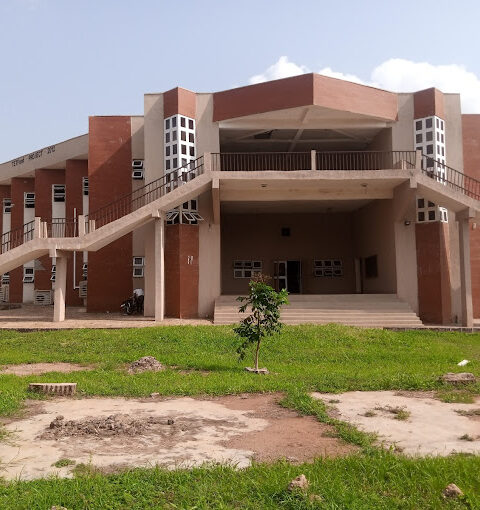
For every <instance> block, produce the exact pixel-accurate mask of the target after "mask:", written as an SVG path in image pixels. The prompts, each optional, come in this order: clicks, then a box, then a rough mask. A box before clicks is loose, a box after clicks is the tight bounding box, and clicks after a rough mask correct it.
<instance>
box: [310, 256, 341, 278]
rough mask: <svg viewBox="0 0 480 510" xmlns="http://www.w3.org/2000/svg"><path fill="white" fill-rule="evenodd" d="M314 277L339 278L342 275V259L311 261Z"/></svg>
mask: <svg viewBox="0 0 480 510" xmlns="http://www.w3.org/2000/svg"><path fill="white" fill-rule="evenodd" d="M313 274H314V276H315V278H339V277H342V276H343V261H342V260H341V259H322V260H321V259H317V260H314V261H313Z"/></svg>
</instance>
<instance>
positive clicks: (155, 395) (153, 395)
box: [150, 392, 160, 398]
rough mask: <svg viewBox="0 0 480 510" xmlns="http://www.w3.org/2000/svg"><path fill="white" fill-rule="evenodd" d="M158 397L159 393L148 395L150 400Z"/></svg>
mask: <svg viewBox="0 0 480 510" xmlns="http://www.w3.org/2000/svg"><path fill="white" fill-rule="evenodd" d="M159 395H160V393H157V392H154V393H150V397H151V398H155V397H158V396H159Z"/></svg>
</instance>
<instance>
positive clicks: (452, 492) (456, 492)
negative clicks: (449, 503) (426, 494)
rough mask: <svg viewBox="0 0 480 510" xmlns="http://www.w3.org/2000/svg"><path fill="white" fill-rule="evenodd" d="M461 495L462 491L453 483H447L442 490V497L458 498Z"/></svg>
mask: <svg viewBox="0 0 480 510" xmlns="http://www.w3.org/2000/svg"><path fill="white" fill-rule="evenodd" d="M460 496H463V492H462V491H461V489H460V488H459V487H457V486H456V485H455V484H454V483H451V484H449V485H447V486H446V487H445V489H444V491H443V497H444V498H458V497H460Z"/></svg>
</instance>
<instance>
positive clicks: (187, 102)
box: [163, 87, 197, 119]
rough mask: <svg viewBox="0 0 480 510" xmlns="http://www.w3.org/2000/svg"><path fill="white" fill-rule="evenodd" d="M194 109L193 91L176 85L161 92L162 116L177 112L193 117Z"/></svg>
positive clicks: (195, 105) (194, 95)
mask: <svg viewBox="0 0 480 510" xmlns="http://www.w3.org/2000/svg"><path fill="white" fill-rule="evenodd" d="M196 110H197V96H196V94H195V92H191V91H190V90H186V89H181V88H179V87H177V88H174V89H172V90H168V91H167V92H165V93H164V94H163V116H164V118H167V117H171V116H172V115H175V114H177V113H179V114H180V115H185V116H186V117H190V118H192V119H194V118H195V113H196Z"/></svg>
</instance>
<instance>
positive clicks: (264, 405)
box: [0, 395, 354, 479]
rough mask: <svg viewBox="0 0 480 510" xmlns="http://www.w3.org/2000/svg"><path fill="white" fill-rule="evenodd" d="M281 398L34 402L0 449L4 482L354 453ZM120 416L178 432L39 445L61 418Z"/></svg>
mask: <svg viewBox="0 0 480 510" xmlns="http://www.w3.org/2000/svg"><path fill="white" fill-rule="evenodd" d="M278 398H279V397H278V396H275V395H250V396H243V397H242V396H236V397H233V396H232V397H222V398H214V399H209V400H200V399H193V398H186V397H185V398H174V399H168V400H162V399H144V400H137V399H125V398H91V399H69V398H58V399H55V400H51V401H47V402H30V403H28V404H27V408H26V413H27V417H25V418H21V419H15V420H11V421H10V422H8V423H6V428H7V430H8V431H9V432H10V433H11V435H10V437H9V438H8V439H7V441H4V442H1V443H0V476H3V477H5V478H6V479H15V478H21V479H33V478H39V477H44V476H48V475H52V474H55V475H59V476H71V471H72V469H73V467H72V466H67V467H62V468H56V467H54V466H52V464H54V463H55V462H57V461H58V460H60V459H71V460H74V461H75V462H76V464H80V463H84V464H91V465H92V466H95V467H97V468H101V469H105V470H107V471H111V470H115V469H121V468H126V467H132V466H153V465H157V464H158V465H161V466H163V467H167V468H170V469H173V468H175V467H182V466H183V467H188V466H193V465H199V464H202V463H204V462H221V463H228V464H234V465H236V466H238V467H246V466H248V465H250V463H251V461H252V459H253V458H255V459H257V460H265V461H271V460H276V459H279V458H288V459H289V460H291V461H292V462H300V461H305V460H313V458H315V457H319V456H323V455H344V454H347V453H349V452H351V451H354V448H352V447H351V446H349V445H345V444H343V443H342V442H340V441H339V440H337V439H335V438H332V437H328V433H329V432H331V428H330V427H328V426H326V425H323V424H321V423H319V422H317V421H316V420H315V419H314V418H311V417H305V418H304V417H300V416H299V415H297V414H296V413H295V412H293V411H290V410H286V409H283V408H281V407H280V406H278V405H277V404H276V399H278ZM117 413H122V414H126V413H128V414H130V415H132V416H134V417H135V418H148V417H149V416H155V417H157V416H158V417H162V418H164V419H165V420H166V419H169V418H170V419H173V420H174V422H175V425H174V426H173V427H171V429H169V430H171V433H170V432H168V433H166V432H165V429H163V430H164V432H162V433H155V432H152V431H149V432H148V433H144V434H141V435H136V436H134V437H131V436H125V435H114V436H111V437H102V438H100V437H96V436H91V437H90V436H87V437H85V436H82V437H75V436H73V437H63V438H61V439H40V438H39V436H40V435H42V434H43V433H44V432H45V431H46V430H47V429H48V427H49V425H50V423H51V422H52V420H53V419H54V418H55V417H56V416H58V415H62V416H64V417H65V420H81V419H85V418H87V417H93V416H94V417H107V416H109V415H113V414H117ZM166 434H167V435H166ZM168 434H169V435H168Z"/></svg>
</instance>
